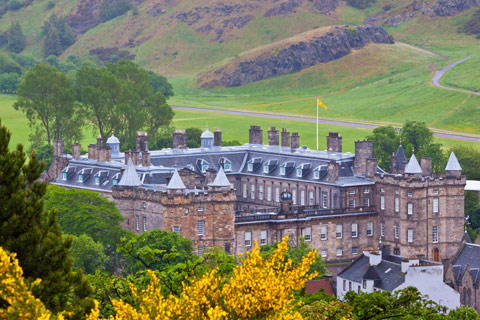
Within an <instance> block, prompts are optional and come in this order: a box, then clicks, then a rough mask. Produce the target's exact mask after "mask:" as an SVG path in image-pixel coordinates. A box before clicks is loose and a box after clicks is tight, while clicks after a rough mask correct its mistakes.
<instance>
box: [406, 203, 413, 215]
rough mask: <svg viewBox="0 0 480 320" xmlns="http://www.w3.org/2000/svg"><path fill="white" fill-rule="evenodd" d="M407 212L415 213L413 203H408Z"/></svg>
mask: <svg viewBox="0 0 480 320" xmlns="http://www.w3.org/2000/svg"><path fill="white" fill-rule="evenodd" d="M407 214H413V203H411V202H409V203H407Z"/></svg>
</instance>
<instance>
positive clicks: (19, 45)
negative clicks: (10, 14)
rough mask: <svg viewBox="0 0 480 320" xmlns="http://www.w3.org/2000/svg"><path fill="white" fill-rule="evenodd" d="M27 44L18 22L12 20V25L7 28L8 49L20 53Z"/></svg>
mask: <svg viewBox="0 0 480 320" xmlns="http://www.w3.org/2000/svg"><path fill="white" fill-rule="evenodd" d="M26 45H27V40H26V39H25V36H24V35H23V32H22V27H21V26H20V23H18V21H17V22H15V23H13V22H12V25H11V26H10V28H9V29H8V50H10V51H11V52H15V53H20V52H22V51H23V49H25V46H26Z"/></svg>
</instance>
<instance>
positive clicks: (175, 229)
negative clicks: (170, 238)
mask: <svg viewBox="0 0 480 320" xmlns="http://www.w3.org/2000/svg"><path fill="white" fill-rule="evenodd" d="M172 232H175V233H176V234H178V235H181V233H180V226H173V227H172Z"/></svg>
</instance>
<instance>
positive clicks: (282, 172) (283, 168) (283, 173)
mask: <svg viewBox="0 0 480 320" xmlns="http://www.w3.org/2000/svg"><path fill="white" fill-rule="evenodd" d="M285 172H286V170H285V167H280V174H281V175H282V176H284V175H285Z"/></svg>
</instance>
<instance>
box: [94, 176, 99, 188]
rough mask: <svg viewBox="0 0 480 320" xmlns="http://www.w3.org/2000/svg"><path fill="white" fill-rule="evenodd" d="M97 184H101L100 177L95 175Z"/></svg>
mask: <svg viewBox="0 0 480 320" xmlns="http://www.w3.org/2000/svg"><path fill="white" fill-rule="evenodd" d="M94 180H95V185H96V186H99V185H100V177H95V179H94Z"/></svg>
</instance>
